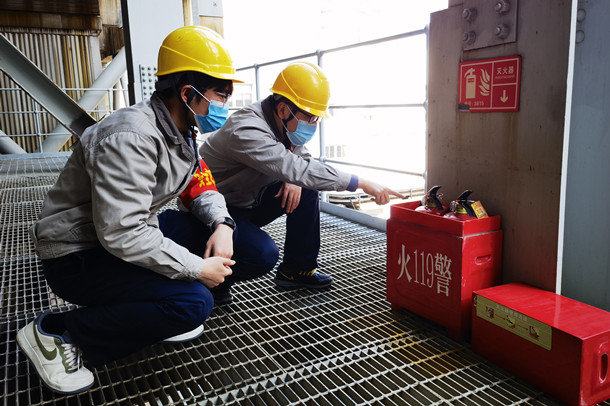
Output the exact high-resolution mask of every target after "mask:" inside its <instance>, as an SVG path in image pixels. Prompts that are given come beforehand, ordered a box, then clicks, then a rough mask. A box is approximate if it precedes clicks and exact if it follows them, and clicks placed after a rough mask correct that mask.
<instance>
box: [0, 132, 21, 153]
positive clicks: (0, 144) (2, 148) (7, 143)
mask: <svg viewBox="0 0 610 406" xmlns="http://www.w3.org/2000/svg"><path fill="white" fill-rule="evenodd" d="M26 153H27V152H26V151H24V150H23V148H21V147H20V146H19V145H18V144H17V143H16V142H15V141H13V140H12V139H10V138H9V136H8V135H6V134H5V133H4V132H3V131H2V130H0V154H26Z"/></svg>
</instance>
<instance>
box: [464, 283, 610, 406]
mask: <svg viewBox="0 0 610 406" xmlns="http://www.w3.org/2000/svg"><path fill="white" fill-rule="evenodd" d="M473 296H474V301H475V307H474V309H473V312H472V348H473V350H474V351H476V352H477V353H479V354H481V355H483V356H484V357H486V358H488V359H489V360H490V361H492V362H494V363H496V364H498V365H499V366H501V367H503V368H505V369H506V370H508V371H510V372H511V373H513V374H515V375H516V376H519V377H521V378H523V379H525V380H526V381H529V382H531V383H532V384H534V385H536V386H538V387H539V388H540V389H542V390H544V391H545V392H548V393H549V394H551V395H552V396H555V397H556V398H558V399H560V400H562V401H563V402H566V403H567V404H569V405H594V404H596V403H598V402H601V401H603V400H606V399H608V398H610V379H609V376H608V353H609V352H610V313H608V312H606V311H604V310H601V309H598V308H595V307H592V306H589V305H586V304H584V303H580V302H577V301H575V300H572V299H568V298H566V297H563V296H560V295H557V294H555V293H552V292H548V291H545V290H541V289H537V288H534V287H531V286H528V285H524V284H521V283H511V284H508V285H502V286H496V287H493V288H489V289H483V290H478V291H476V292H474V294H473Z"/></svg>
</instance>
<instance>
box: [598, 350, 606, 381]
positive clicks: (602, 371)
mask: <svg viewBox="0 0 610 406" xmlns="http://www.w3.org/2000/svg"><path fill="white" fill-rule="evenodd" d="M599 366H600V368H599V382H600V383H603V382H605V381H606V378H607V377H608V354H606V353H604V354H602V357H601V362H600V365H599Z"/></svg>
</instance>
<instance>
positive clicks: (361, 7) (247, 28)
mask: <svg viewBox="0 0 610 406" xmlns="http://www.w3.org/2000/svg"><path fill="white" fill-rule="evenodd" d="M222 5H223V14H224V18H223V23H224V36H225V40H226V42H227V45H228V48H229V50H230V52H231V55H232V57H233V59H234V62H235V65H236V66H237V67H241V66H248V65H252V64H254V63H260V62H266V61H271V60H275V59H280V58H284V57H287V56H293V55H299V54H303V53H309V52H313V51H315V50H316V49H328V48H333V47H336V46H342V45H348V44H352V43H356V42H362V41H367V40H370V39H375V38H381V37H386V36H389V35H394V34H399V33H403V32H408V31H413V30H417V29H421V28H424V27H425V26H426V25H427V24H428V22H429V15H430V13H431V12H433V11H436V10H440V9H444V8H447V0H417V1H416V0H308V1H295V0H224V1H223V2H222ZM380 62H382V61H380Z"/></svg>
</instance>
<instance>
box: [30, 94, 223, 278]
mask: <svg viewBox="0 0 610 406" xmlns="http://www.w3.org/2000/svg"><path fill="white" fill-rule="evenodd" d="M195 170H196V158H195V151H194V149H193V148H192V147H191V146H189V144H188V143H187V142H186V140H185V138H184V136H183V135H182V134H181V133H180V132H179V131H178V129H177V128H176V126H175V124H174V122H173V120H172V119H171V116H170V113H169V111H168V110H167V108H166V107H165V105H164V104H163V101H162V100H161V99H160V98H159V97H158V96H157V95H156V94H153V96H152V98H151V100H150V101H148V100H147V101H144V102H141V103H139V104H137V105H134V106H131V107H127V108H124V109H121V110H118V111H116V112H115V113H113V114H112V115H110V116H109V117H107V118H106V119H104V120H103V121H101V122H99V123H97V124H95V125H93V126H91V127H89V128H87V129H86V130H85V132H84V133H83V135H82V136H81V138H80V140H79V142H78V143H77V144H76V146H75V147H74V150H73V152H72V155H71V156H70V158H69V159H68V162H67V163H66V166H65V168H64V169H63V171H62V172H61V174H60V176H59V179H58V180H57V183H56V184H55V185H54V186H53V188H52V189H51V190H50V191H49V193H48V195H47V197H46V198H45V201H44V204H43V207H42V212H41V213H40V217H39V220H38V221H37V222H36V224H35V225H34V226H33V227H32V229H31V234H32V236H33V237H34V240H35V242H36V248H37V252H38V255H39V256H40V258H41V259H50V258H58V257H61V256H64V255H66V254H69V253H71V252H76V251H82V250H85V249H89V248H94V247H99V246H100V245H101V246H102V247H104V248H105V249H106V250H107V251H108V252H110V253H111V254H113V255H115V256H116V257H119V258H121V259H123V260H125V261H127V262H130V263H133V264H136V265H139V266H142V267H144V268H148V269H151V270H153V271H155V272H158V273H160V274H162V275H165V276H167V277H169V278H179V279H194V278H196V277H197V276H198V275H199V273H200V272H201V269H202V268H203V263H204V260H203V258H201V257H198V256H196V255H194V254H192V253H190V252H189V251H188V250H187V249H186V248H184V247H182V246H180V245H178V244H176V243H175V242H173V241H172V240H170V239H168V238H165V237H164V236H163V233H162V232H161V230H159V223H158V220H157V215H156V213H157V211H158V210H159V209H160V208H161V207H163V206H164V205H165V204H167V203H168V202H170V201H171V199H174V198H176V197H178V196H179V195H180V193H181V192H182V190H183V189H184V188H185V187H186V186H187V184H188V183H189V181H190V180H191V178H192V177H193V174H194V173H195ZM189 208H190V209H191V211H192V212H193V213H194V214H195V215H196V216H197V217H198V218H199V219H200V220H201V221H202V222H203V223H204V224H207V225H208V226H210V225H211V224H212V223H213V222H214V220H215V219H217V218H219V217H226V216H228V215H229V214H228V212H227V209H226V204H225V202H224V198H223V197H222V195H220V194H219V193H218V192H216V191H206V192H204V193H203V194H201V195H199V196H198V197H197V198H196V199H194V200H193V202H192V203H191V204H190V207H189Z"/></svg>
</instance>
